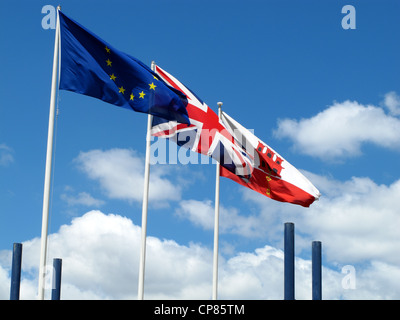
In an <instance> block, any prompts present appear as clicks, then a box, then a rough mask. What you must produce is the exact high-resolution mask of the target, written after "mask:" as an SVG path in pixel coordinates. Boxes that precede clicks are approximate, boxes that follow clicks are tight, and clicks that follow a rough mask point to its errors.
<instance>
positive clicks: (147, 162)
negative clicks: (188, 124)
mask: <svg viewBox="0 0 400 320" xmlns="http://www.w3.org/2000/svg"><path fill="white" fill-rule="evenodd" d="M151 70H152V71H154V70H155V62H154V61H152V62H151ZM152 120H153V116H152V115H151V114H149V115H148V117H147V134H146V160H145V165H144V186H143V202H142V240H141V248H140V262H139V282H138V300H143V296H144V271H145V264H146V235H147V207H148V203H149V181H150V146H151V145H150V142H151V133H150V131H151V123H152Z"/></svg>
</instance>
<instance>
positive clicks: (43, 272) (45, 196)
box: [38, 6, 61, 300]
mask: <svg viewBox="0 0 400 320" xmlns="http://www.w3.org/2000/svg"><path fill="white" fill-rule="evenodd" d="M60 10H61V7H60V6H58V7H57V24H56V35H55V41H54V57H53V75H52V80H51V97H50V114H49V128H48V134H47V153H46V171H45V177H44V191H43V211H42V235H41V242H40V265H39V287H38V299H41V300H43V299H44V280H45V275H46V253H47V252H46V251H47V231H48V224H49V223H48V222H49V200H50V179H51V162H52V156H53V133H54V114H55V104H56V92H57V67H58V51H59V41H60V20H59V17H58V12H59V11H60Z"/></svg>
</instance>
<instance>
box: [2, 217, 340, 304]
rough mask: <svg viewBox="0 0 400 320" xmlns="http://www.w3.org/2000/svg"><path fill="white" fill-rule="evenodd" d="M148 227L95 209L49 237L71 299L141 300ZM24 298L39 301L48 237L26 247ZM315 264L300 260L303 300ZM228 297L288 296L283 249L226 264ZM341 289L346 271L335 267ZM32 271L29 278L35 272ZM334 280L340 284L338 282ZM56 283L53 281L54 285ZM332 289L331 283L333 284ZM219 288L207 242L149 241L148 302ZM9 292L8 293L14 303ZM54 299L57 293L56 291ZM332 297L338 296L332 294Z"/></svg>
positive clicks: (223, 293) (223, 283) (222, 287)
mask: <svg viewBox="0 0 400 320" xmlns="http://www.w3.org/2000/svg"><path fill="white" fill-rule="evenodd" d="M140 232H141V230H140V227H138V226H136V225H134V224H133V223H132V221H131V220H130V219H128V218H125V217H122V216H119V215H115V214H104V213H102V212H100V211H90V212H88V213H86V214H85V215H83V216H82V217H79V218H75V219H73V220H72V223H71V224H69V225H64V226H62V227H61V228H60V230H59V231H58V232H57V233H54V234H51V235H50V237H49V254H48V256H49V257H50V258H49V259H51V257H61V258H62V259H63V275H62V298H63V299H135V298H136V294H137V277H138V263H139V251H140ZM23 246H24V247H23V266H22V269H23V277H22V283H23V286H22V287H21V299H34V298H35V295H36V294H35V290H36V286H37V277H32V275H37V263H38V259H37V257H38V255H39V247H40V239H38V238H35V239H32V240H30V241H27V242H25V243H24V244H23ZM6 260H11V253H10V251H2V252H0V280H2V283H10V279H9V276H7V273H8V272H7V271H8V270H9V264H6V263H5V261H6ZM310 268H311V264H310V261H306V260H303V259H297V269H296V272H297V275H298V278H297V281H298V286H299V288H301V289H298V295H297V297H298V299H308V298H310V297H311V293H310V288H311V284H310ZM219 270H220V281H219V292H220V298H221V299H236V298H237V299H266V298H271V299H281V298H282V296H283V292H282V287H283V278H282V277H283V252H282V251H281V250H278V249H276V248H273V247H270V246H265V247H263V248H259V249H257V250H255V251H254V252H243V253H239V254H237V255H236V256H234V257H232V258H230V259H228V260H225V259H223V258H222V259H221V260H220V269H219ZM326 272H327V274H332V275H333V276H332V278H333V279H335V280H334V281H332V280H329V285H332V286H334V287H338V286H339V287H340V277H341V276H340V274H339V273H338V272H337V271H332V270H327V271H326ZM27 273H28V275H27ZM331 282H332V283H331ZM49 285H51V282H49ZM327 285H328V283H327ZM211 287H212V252H211V250H210V249H208V248H206V247H204V246H202V245H200V244H193V243H192V244H189V245H180V244H178V243H177V242H176V241H174V240H167V239H164V240H161V239H158V238H156V237H148V240H147V259H146V282H145V298H146V299H209V298H210V297H211ZM8 290H9V287H8V288H6V289H5V290H4V289H1V290H0V298H1V299H7V298H8V297H7V296H8V294H9V291H8ZM46 291H47V294H49V292H48V290H46ZM327 295H328V296H330V293H329V294H328V293H327Z"/></svg>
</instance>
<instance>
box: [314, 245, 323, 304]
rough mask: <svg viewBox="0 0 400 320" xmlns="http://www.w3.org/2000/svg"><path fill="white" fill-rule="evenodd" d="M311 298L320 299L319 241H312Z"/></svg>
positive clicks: (320, 264) (320, 268) (320, 266)
mask: <svg viewBox="0 0 400 320" xmlns="http://www.w3.org/2000/svg"><path fill="white" fill-rule="evenodd" d="M312 299H313V300H322V263H321V241H313V242H312Z"/></svg>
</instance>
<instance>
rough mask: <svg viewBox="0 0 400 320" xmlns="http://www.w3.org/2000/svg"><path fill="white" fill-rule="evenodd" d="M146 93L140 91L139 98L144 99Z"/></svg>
mask: <svg viewBox="0 0 400 320" xmlns="http://www.w3.org/2000/svg"><path fill="white" fill-rule="evenodd" d="M145 95H146V94H145V93H144V92H143V91H142V92H139V98H142V99H144V96H145Z"/></svg>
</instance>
